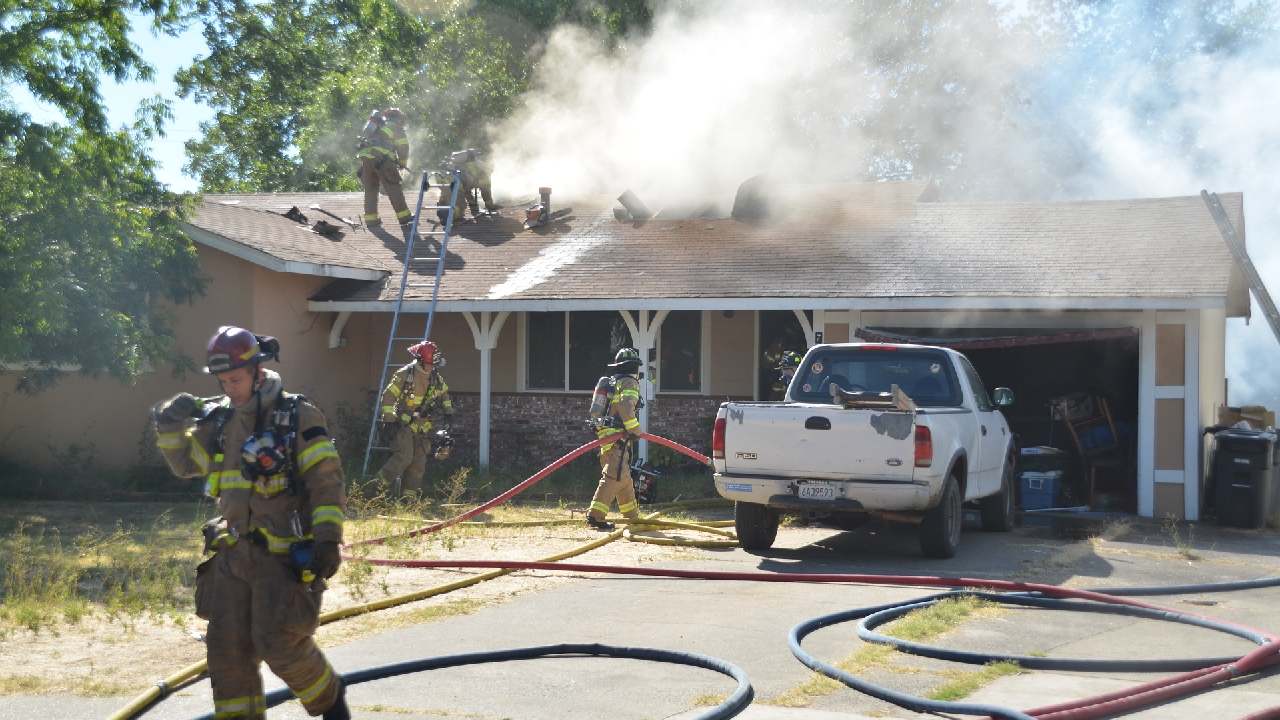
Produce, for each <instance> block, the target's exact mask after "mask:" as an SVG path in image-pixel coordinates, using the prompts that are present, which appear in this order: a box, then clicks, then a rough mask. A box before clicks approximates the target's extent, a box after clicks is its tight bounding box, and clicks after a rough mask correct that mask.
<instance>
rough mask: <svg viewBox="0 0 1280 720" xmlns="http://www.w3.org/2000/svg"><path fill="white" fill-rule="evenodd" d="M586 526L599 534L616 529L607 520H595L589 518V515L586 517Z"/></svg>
mask: <svg viewBox="0 0 1280 720" xmlns="http://www.w3.org/2000/svg"><path fill="white" fill-rule="evenodd" d="M587 525H588V526H590V527H592V528H594V529H596V530H599V531H600V532H609V531H611V530H613V529H614V528H616V527H617V526H616V525H614V524H613V523H611V522H609V521H608V520H597V519H595V518H593V517H591V516H590V515H588V516H587Z"/></svg>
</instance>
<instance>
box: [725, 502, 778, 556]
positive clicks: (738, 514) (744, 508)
mask: <svg viewBox="0 0 1280 720" xmlns="http://www.w3.org/2000/svg"><path fill="white" fill-rule="evenodd" d="M733 529H734V530H735V531H737V533H738V544H739V545H741V546H742V549H743V550H768V549H769V548H770V547H772V546H773V541H774V540H776V539H777V538H778V511H777V510H772V509H770V508H768V507H765V506H764V505H760V504H759V503H749V502H736V503H734V504H733Z"/></svg>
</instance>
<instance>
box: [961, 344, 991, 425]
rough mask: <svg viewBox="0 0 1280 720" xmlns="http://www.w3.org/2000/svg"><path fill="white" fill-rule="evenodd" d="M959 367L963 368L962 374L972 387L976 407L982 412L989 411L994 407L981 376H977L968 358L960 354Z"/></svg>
mask: <svg viewBox="0 0 1280 720" xmlns="http://www.w3.org/2000/svg"><path fill="white" fill-rule="evenodd" d="M960 368H961V369H962V370H964V376H965V377H966V378H968V380H969V387H971V388H973V401H974V403H976V404H977V406H978V409H979V410H981V411H982V412H990V411H992V410H994V409H995V407H996V406H995V405H992V404H991V396H990V395H988V394H987V388H986V387H985V386H984V385H983V384H982V378H981V377H978V371H977V370H975V369H974V368H973V365H972V364H970V363H969V358H967V357H965V356H963V355H961V356H960Z"/></svg>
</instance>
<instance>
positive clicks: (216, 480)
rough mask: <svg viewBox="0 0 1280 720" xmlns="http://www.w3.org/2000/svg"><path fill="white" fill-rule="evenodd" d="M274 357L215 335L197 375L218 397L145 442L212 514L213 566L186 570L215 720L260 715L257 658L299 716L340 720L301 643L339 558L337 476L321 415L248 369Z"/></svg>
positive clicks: (327, 683) (158, 417)
mask: <svg viewBox="0 0 1280 720" xmlns="http://www.w3.org/2000/svg"><path fill="white" fill-rule="evenodd" d="M279 352H280V344H279V342H277V341H276V340H275V338H270V337H262V336H257V335H254V334H253V333H251V332H249V331H248V330H245V329H243V328H238V327H231V326H223V327H221V328H219V329H218V332H217V333H216V334H215V335H214V336H213V338H212V339H210V340H209V345H208V364H207V366H206V368H205V372H207V373H210V374H212V375H215V376H216V377H217V380H218V383H219V385H220V386H221V388H222V391H223V392H224V393H225V394H224V395H221V396H218V397H216V398H212V399H200V398H196V397H193V396H192V395H190V394H187V393H181V394H178V395H176V396H174V397H173V398H171V399H170V400H168V401H165V402H163V403H160V404H159V405H157V406H156V408H155V410H154V411H153V419H154V421H155V425H156V436H157V441H156V444H157V445H158V446H159V448H160V451H161V453H162V454H163V455H164V459H165V461H166V462H167V463H168V465H169V468H170V469H171V470H172V471H173V472H174V474H175V475H178V476H179V477H200V476H204V477H205V491H206V492H207V493H208V495H209V496H211V497H214V498H216V499H217V504H218V511H219V512H220V513H221V517H220V518H217V519H215V520H213V521H210V522H209V523H208V524H206V526H205V530H204V536H205V549H206V552H209V551H211V552H212V553H213V556H212V557H210V558H208V559H206V560H205V561H204V562H202V563H200V565H199V567H197V569H196V615H198V616H199V617H201V618H203V619H205V620H208V621H209V627H208V630H207V632H206V635H205V638H206V639H205V644H206V646H207V647H206V652H207V655H208V661H209V678H210V681H211V683H212V686H213V705H214V714H215V716H216V717H218V718H248V719H250V720H257V719H261V718H265V717H266V698H265V697H264V695H263V688H262V676H261V675H260V674H259V665H260V663H261V662H262V661H266V663H267V666H268V667H270V668H271V671H272V672H273V673H275V674H276V675H277V676H279V677H280V678H281V679H282V680H284V682H285V683H286V684H287V685H288V686H289V688H290V689H291V690H292V691H293V693H294V694H295V695H297V696H298V698H299V699H300V700H301V701H302V705H303V707H305V708H306V710H307V712H308V713H310V714H311V715H313V716H323V717H324V718H325V719H326V720H348V719H349V718H350V717H351V713H350V712H349V711H348V709H347V703H346V700H345V697H344V695H345V691H344V688H343V686H342V681H341V679H340V678H339V677H338V675H337V674H336V673H335V672H334V670H333V667H332V666H331V665H330V664H329V662H328V661H327V660H326V659H325V657H324V655H323V654H322V653H321V652H320V648H319V647H317V646H316V643H315V641H314V639H313V638H312V635H313V634H314V633H315V630H316V627H317V624H318V619H319V614H320V602H321V597H322V595H323V593H324V590H325V580H327V579H328V578H330V577H332V576H333V574H334V573H336V572H337V571H338V565H339V564H340V562H341V556H340V554H339V550H338V548H339V545H340V544H341V542H342V525H343V520H344V512H345V508H346V497H345V495H344V492H343V478H342V466H341V463H340V462H339V460H338V451H337V450H336V449H335V448H334V444H333V440H332V439H331V438H330V436H329V430H328V428H327V427H326V425H325V418H324V415H323V414H321V412H320V411H319V410H318V409H317V408H316V407H315V406H314V405H312V404H311V403H310V402H308V401H307V400H306V398H304V397H302V396H300V395H293V394H289V393H286V392H284V390H283V384H282V382H281V379H280V375H279V374H277V373H276V372H274V371H271V370H267V369H265V368H262V367H261V364H262V362H263V361H264V360H268V359H274V360H278V359H279Z"/></svg>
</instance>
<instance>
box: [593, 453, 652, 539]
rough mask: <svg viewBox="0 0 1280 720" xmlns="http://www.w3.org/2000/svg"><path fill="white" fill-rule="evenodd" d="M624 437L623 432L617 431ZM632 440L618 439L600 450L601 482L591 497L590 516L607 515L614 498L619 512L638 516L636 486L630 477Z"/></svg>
mask: <svg viewBox="0 0 1280 720" xmlns="http://www.w3.org/2000/svg"><path fill="white" fill-rule="evenodd" d="M619 434H620V435H622V436H623V437H625V434H624V433H619ZM633 443H634V441H631V440H627V441H621V440H620V441H619V442H615V443H613V444H612V445H604V446H602V447H601V449H600V484H599V485H596V494H595V495H594V496H593V497H592V498H591V511H590V516H591V518H592V519H594V520H603V519H604V516H605V515H607V514H609V506H610V505H611V504H612V503H613V501H614V500H615V499H616V500H617V501H618V512H620V513H622V514H623V515H625V516H626V517H629V518H633V517H639V515H640V506H639V504H638V503H636V486H635V484H634V483H633V482H632V480H631V452H632V451H631V446H632V444H633Z"/></svg>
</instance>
